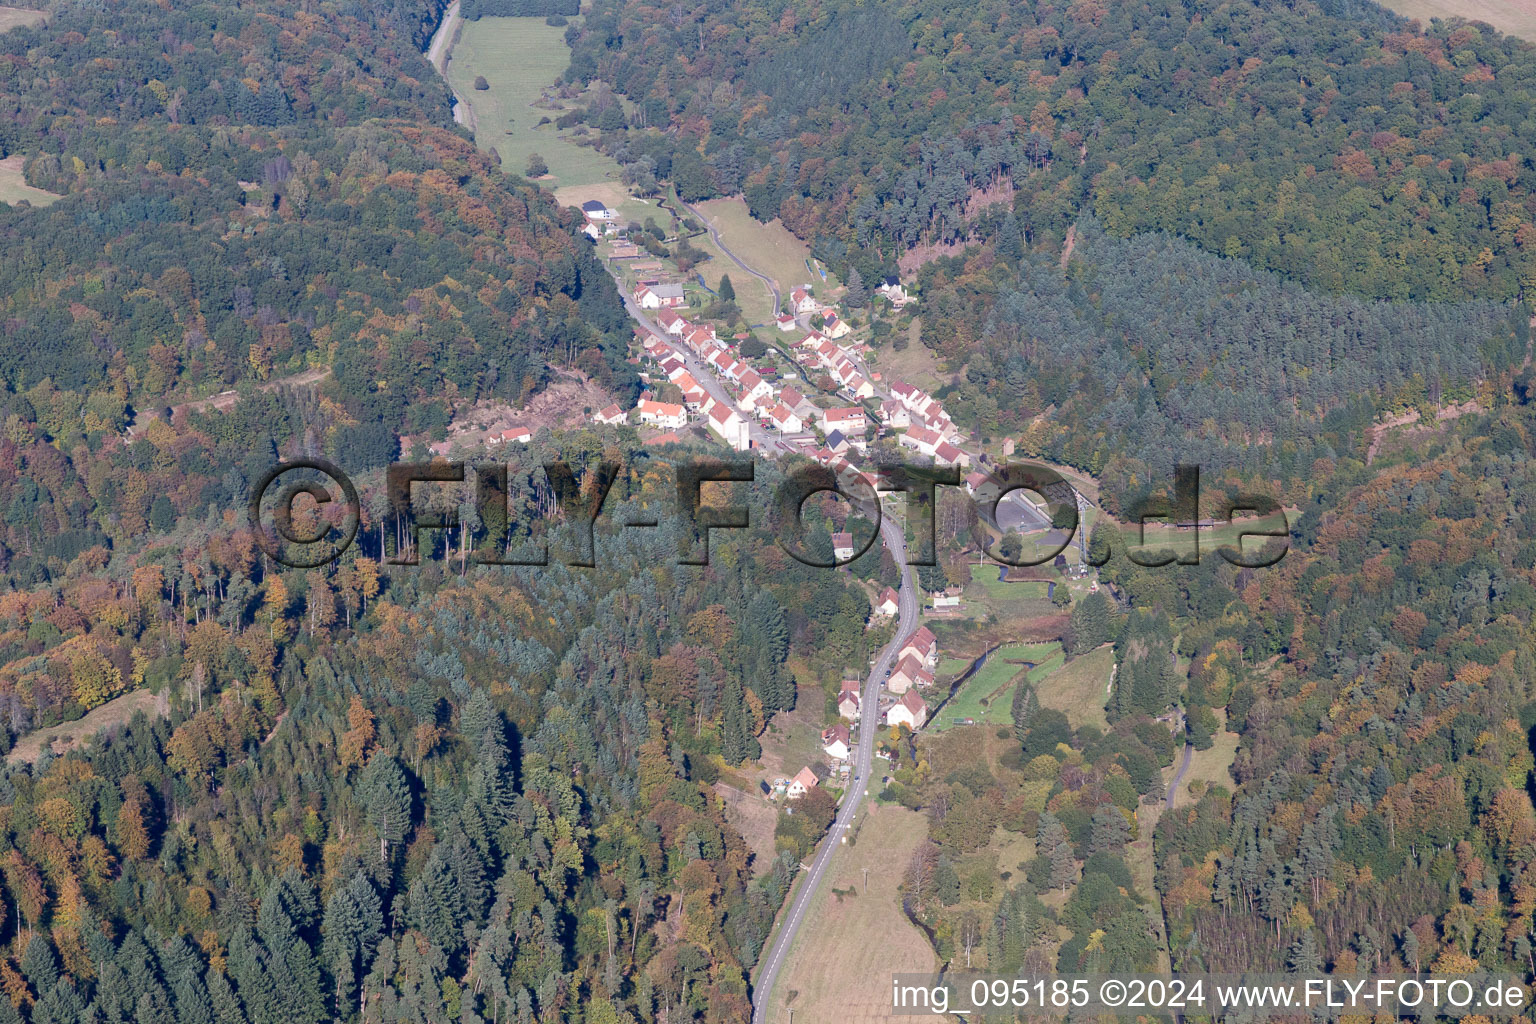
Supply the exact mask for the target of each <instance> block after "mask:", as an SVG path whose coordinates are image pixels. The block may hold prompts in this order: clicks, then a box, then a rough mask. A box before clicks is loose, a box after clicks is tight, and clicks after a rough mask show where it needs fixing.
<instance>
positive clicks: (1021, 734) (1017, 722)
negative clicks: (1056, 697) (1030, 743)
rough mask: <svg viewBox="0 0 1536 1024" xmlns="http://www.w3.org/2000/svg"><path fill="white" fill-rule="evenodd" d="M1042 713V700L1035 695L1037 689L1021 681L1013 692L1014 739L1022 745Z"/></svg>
mask: <svg viewBox="0 0 1536 1024" xmlns="http://www.w3.org/2000/svg"><path fill="white" fill-rule="evenodd" d="M1039 711H1040V698H1039V697H1038V696H1036V694H1035V688H1034V687H1033V686H1031V685H1030V683H1029V681H1028V680H1021V681H1020V682H1019V685H1018V686H1017V687H1015V688H1014V691H1013V706H1012V707H1011V708H1010V713H1011V714H1012V716H1013V738H1014V739H1016V740H1018V741H1019V743H1020V745H1022V744H1023V743H1024V740H1025V738H1026V737H1027V736H1028V735H1029V730H1030V729H1031V728H1032V727H1033V726H1034V723H1035V719H1036V717H1037V716H1038V713H1039Z"/></svg>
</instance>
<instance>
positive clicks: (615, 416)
mask: <svg viewBox="0 0 1536 1024" xmlns="http://www.w3.org/2000/svg"><path fill="white" fill-rule="evenodd" d="M592 422H593V423H601V424H603V425H604V426H610V427H611V426H618V425H619V424H621V423H628V422H629V415H628V414H627V413H626V412H625V411H624V410H623V409H620V408H619V407H618V406H617V405H614V404H612V403H610V404H609V405H607V406H605V407H604V408H602V409H599V410H598V411H597V412H595V413H593V414H592Z"/></svg>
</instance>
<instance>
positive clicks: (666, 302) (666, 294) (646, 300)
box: [634, 284, 688, 309]
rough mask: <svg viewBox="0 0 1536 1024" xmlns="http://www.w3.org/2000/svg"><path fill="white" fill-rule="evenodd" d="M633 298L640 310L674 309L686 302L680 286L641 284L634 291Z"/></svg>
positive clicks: (686, 299)
mask: <svg viewBox="0 0 1536 1024" xmlns="http://www.w3.org/2000/svg"><path fill="white" fill-rule="evenodd" d="M634 298H635V303H636V304H637V305H638V306H639V307H640V308H641V309H676V308H678V307H679V306H682V305H684V304H686V303H687V301H688V298H687V296H686V295H685V294H684V293H683V286H682V285H680V284H652V285H644V284H643V285H641V286H640V287H638V288H636V289H635V292H634Z"/></svg>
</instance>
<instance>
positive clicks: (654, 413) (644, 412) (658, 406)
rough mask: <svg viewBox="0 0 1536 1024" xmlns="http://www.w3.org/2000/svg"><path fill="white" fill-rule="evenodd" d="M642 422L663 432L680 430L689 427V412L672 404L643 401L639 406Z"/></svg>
mask: <svg viewBox="0 0 1536 1024" xmlns="http://www.w3.org/2000/svg"><path fill="white" fill-rule="evenodd" d="M638 408H639V410H640V422H641V423H646V424H649V425H650V426H653V427H661V428H662V429H663V430H679V429H681V428H682V427H686V426H687V425H688V410H686V409H684V408H683V407H682V406H680V405H674V404H673V403H671V402H653V401H651V400H650V399H643V400H642V401H641V402H640V405H639V406H638Z"/></svg>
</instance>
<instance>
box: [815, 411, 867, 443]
mask: <svg viewBox="0 0 1536 1024" xmlns="http://www.w3.org/2000/svg"><path fill="white" fill-rule="evenodd" d="M865 426H866V420H865V419H864V410H863V409H860V408H859V407H858V406H856V405H855V406H847V407H845V408H837V409H825V410H823V411H822V414H821V432H822V433H823V434H830V433H831V432H832V431H834V430H841V431H842V432H843V433H844V434H847V435H850V436H851V435H853V434H862V433H864V428H865Z"/></svg>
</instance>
